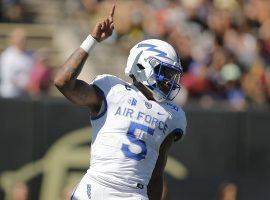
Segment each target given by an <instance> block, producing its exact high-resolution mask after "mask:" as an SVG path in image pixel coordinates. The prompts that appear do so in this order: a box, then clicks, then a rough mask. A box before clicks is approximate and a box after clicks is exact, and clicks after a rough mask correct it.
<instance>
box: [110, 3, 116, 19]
mask: <svg viewBox="0 0 270 200" xmlns="http://www.w3.org/2000/svg"><path fill="white" fill-rule="evenodd" d="M114 10H115V4H113V7H112V10H111V13H110V17H112V18H113V15H114Z"/></svg>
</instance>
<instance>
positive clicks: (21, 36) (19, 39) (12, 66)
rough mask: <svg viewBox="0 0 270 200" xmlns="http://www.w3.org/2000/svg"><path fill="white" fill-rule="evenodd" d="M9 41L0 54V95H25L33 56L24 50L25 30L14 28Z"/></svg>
mask: <svg viewBox="0 0 270 200" xmlns="http://www.w3.org/2000/svg"><path fill="white" fill-rule="evenodd" d="M9 42H10V46H9V47H8V48H7V49H6V50H4V51H3V53H2V54H1V60H0V71H1V73H0V75H1V78H0V80H1V84H0V96H2V97H5V98H12V97H25V96H27V92H26V86H27V83H28V80H29V73H30V70H31V68H32V66H33V58H32V57H31V56H30V55H29V54H28V53H27V52H26V50H25V45H26V36H25V31H24V30H23V29H16V30H14V31H13V32H12V33H11V35H10V37H9Z"/></svg>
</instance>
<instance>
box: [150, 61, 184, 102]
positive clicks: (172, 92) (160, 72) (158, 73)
mask: <svg viewBox="0 0 270 200" xmlns="http://www.w3.org/2000/svg"><path fill="white" fill-rule="evenodd" d="M147 61H148V62H149V64H150V66H151V67H152V72H151V76H149V78H148V80H147V84H146V85H147V87H148V88H150V90H151V91H152V93H153V97H154V98H155V100H157V101H159V102H161V101H164V100H170V101H171V100H173V99H174V98H175V97H176V95H177V94H178V92H179V91H180V88H181V87H180V85H179V84H178V83H179V80H180V77H181V75H182V73H183V71H182V69H181V67H180V66H179V65H178V63H176V64H175V65H172V64H168V63H165V62H162V61H160V60H158V59H157V58H155V57H149V58H148V59H147Z"/></svg>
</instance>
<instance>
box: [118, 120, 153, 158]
mask: <svg viewBox="0 0 270 200" xmlns="http://www.w3.org/2000/svg"><path fill="white" fill-rule="evenodd" d="M136 130H141V131H144V132H146V133H147V134H150V135H153V134H154V131H155V130H154V129H152V128H149V127H148V126H145V125H143V124H139V123H136V122H131V123H130V126H129V128H128V131H127V138H128V140H129V141H130V142H131V143H133V144H135V145H138V146H140V147H141V149H142V151H141V152H140V153H133V152H131V151H130V149H129V146H130V145H127V144H123V145H122V147H121V150H122V152H123V153H124V155H125V156H126V157H128V158H130V159H133V160H137V161H140V160H142V159H145V156H146V154H147V148H146V144H145V141H143V140H141V139H138V138H136V135H135V131H136Z"/></svg>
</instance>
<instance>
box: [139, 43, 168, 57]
mask: <svg viewBox="0 0 270 200" xmlns="http://www.w3.org/2000/svg"><path fill="white" fill-rule="evenodd" d="M156 47H157V46H156V45H153V44H147V43H141V44H139V45H138V47H137V48H147V49H146V51H153V52H156V53H158V54H157V55H156V56H158V57H162V58H167V59H169V60H171V61H173V60H172V59H171V58H169V57H167V53H165V52H164V51H161V50H158V49H157V48H156Z"/></svg>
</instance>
